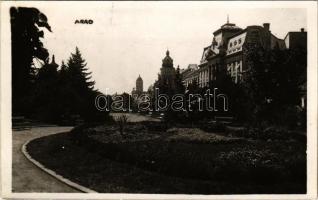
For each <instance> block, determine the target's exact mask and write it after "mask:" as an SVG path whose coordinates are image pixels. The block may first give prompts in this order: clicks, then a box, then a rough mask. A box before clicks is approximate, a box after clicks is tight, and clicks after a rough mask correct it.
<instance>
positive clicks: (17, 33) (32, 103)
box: [10, 7, 105, 123]
mask: <svg viewBox="0 0 318 200" xmlns="http://www.w3.org/2000/svg"><path fill="white" fill-rule="evenodd" d="M10 14H11V30H12V113H13V116H14V115H22V116H26V117H29V118H36V119H40V120H44V121H49V122H56V123H60V122H66V123H70V122H72V121H74V120H79V119H82V120H85V121H96V120H102V119H105V116H104V115H105V113H104V114H102V113H100V112H98V111H97V110H96V108H95V105H94V101H95V97H96V96H97V95H98V94H99V92H98V91H97V90H95V89H94V84H95V82H94V81H91V78H92V77H91V76H90V74H91V73H90V72H88V68H87V64H86V62H85V60H84V59H83V58H82V55H81V53H80V51H79V49H78V48H77V47H76V49H75V52H74V53H72V54H71V56H70V58H69V59H68V60H67V63H66V64H65V63H64V62H62V64H61V66H59V65H58V64H56V63H55V59H54V56H53V57H52V61H51V62H49V58H48V57H49V53H48V51H47V49H45V48H44V47H43V43H42V42H41V40H40V38H43V37H44V32H43V30H40V28H46V29H47V30H49V31H51V27H50V26H49V24H48V22H47V17H46V16H45V15H44V14H43V13H41V12H40V11H39V10H38V9H36V8H15V7H12V8H11V10H10ZM34 62H37V63H40V67H38V66H36V65H35V64H34Z"/></svg>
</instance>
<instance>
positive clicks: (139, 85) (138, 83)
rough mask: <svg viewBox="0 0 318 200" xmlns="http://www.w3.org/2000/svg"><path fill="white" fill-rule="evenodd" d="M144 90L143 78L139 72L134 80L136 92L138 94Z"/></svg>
mask: <svg viewBox="0 0 318 200" xmlns="http://www.w3.org/2000/svg"><path fill="white" fill-rule="evenodd" d="M143 91H144V86H143V80H142V78H141V77H140V74H139V76H138V78H137V80H136V93H138V94H142V93H143Z"/></svg>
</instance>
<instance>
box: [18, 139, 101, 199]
mask: <svg viewBox="0 0 318 200" xmlns="http://www.w3.org/2000/svg"><path fill="white" fill-rule="evenodd" d="M32 140H33V139H31V140H28V141H27V142H26V143H24V144H23V145H22V148H21V151H22V153H23V155H24V156H25V157H26V158H27V159H28V160H29V161H30V162H32V163H33V164H34V165H35V166H37V167H38V168H40V169H41V170H42V171H44V172H46V173H48V174H49V175H51V176H53V177H54V178H56V179H57V180H59V181H61V182H63V183H65V184H66V185H68V186H70V187H72V188H75V189H77V190H79V191H81V192H85V193H98V192H96V191H94V190H91V189H89V188H87V187H84V186H82V185H79V184H77V183H74V182H72V181H70V180H69V179H67V178H64V177H63V176H61V175H59V174H57V173H56V172H55V171H53V170H51V169H48V168H46V167H44V166H43V165H42V164H41V163H39V162H38V161H36V160H35V159H33V158H32V157H31V155H30V154H29V153H28V151H27V149H26V147H27V145H28V144H29V143H30V142H31V141H32Z"/></svg>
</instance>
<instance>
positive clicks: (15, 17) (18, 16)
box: [10, 7, 51, 115]
mask: <svg viewBox="0 0 318 200" xmlns="http://www.w3.org/2000/svg"><path fill="white" fill-rule="evenodd" d="M10 16H11V40H12V109H13V113H14V114H19V113H20V114H21V113H23V114H25V115H29V114H30V112H31V110H30V109H31V106H30V105H31V99H30V98H28V97H29V96H30V95H31V93H32V90H33V89H34V82H35V80H34V79H35V76H36V68H35V67H34V64H33V60H34V59H36V60H38V61H40V62H44V61H45V60H46V59H47V57H48V55H49V53H48V51H47V49H45V48H44V47H43V43H42V42H41V40H40V38H43V37H44V32H43V30H41V28H46V29H47V30H49V31H51V27H50V25H49V24H48V22H47V18H46V16H45V15H44V14H43V13H41V12H40V11H39V10H38V9H36V8H22V7H19V8H16V7H12V8H11V9H10Z"/></svg>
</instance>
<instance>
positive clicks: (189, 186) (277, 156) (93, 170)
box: [27, 127, 306, 194]
mask: <svg viewBox="0 0 318 200" xmlns="http://www.w3.org/2000/svg"><path fill="white" fill-rule="evenodd" d="M110 129H111V128H110ZM141 129H142V130H143V129H144V128H135V127H133V128H128V130H127V132H132V134H135V135H137V136H136V137H137V138H138V137H140V138H141V139H139V140H138V139H136V137H135V138H134V139H133V140H132V139H127V138H130V136H129V134H127V135H125V136H122V137H125V138H126V139H125V138H124V139H123V140H122V141H123V142H118V141H120V140H118V137H120V136H118V134H117V135H116V133H114V132H112V133H110V132H109V133H108V132H107V129H106V130H103V128H101V129H99V130H100V131H96V130H95V131H94V132H91V131H89V134H78V133H76V132H74V133H61V134H56V135H51V136H47V137H43V138H38V139H36V140H34V141H32V142H31V143H29V145H28V146H27V149H28V151H29V153H30V154H31V156H32V157H34V158H35V159H36V160H38V161H39V162H41V163H42V164H43V165H44V166H46V167H48V168H50V169H52V170H54V171H56V172H57V173H58V174H61V175H62V176H64V177H66V178H68V179H70V180H72V181H74V182H77V183H79V184H82V185H84V186H86V187H88V188H91V189H93V190H95V191H98V192H103V193H162V194H257V193H258V194H260V193H261V194H296V193H298V194H301V193H306V144H304V143H301V142H297V141H270V142H267V141H258V140H247V139H242V138H228V137H224V136H219V135H215V134H212V133H206V132H203V131H201V132H200V131H198V130H195V129H194V130H191V129H170V130H168V131H165V132H156V131H148V132H144V131H142V130H141ZM97 130H98V129H97ZM134 131H135V132H134ZM145 134H146V135H147V134H149V136H147V137H145V136H144V135H145ZM83 135H84V136H83ZM110 138H116V140H114V141H116V142H110V141H111V140H110Z"/></svg>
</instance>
